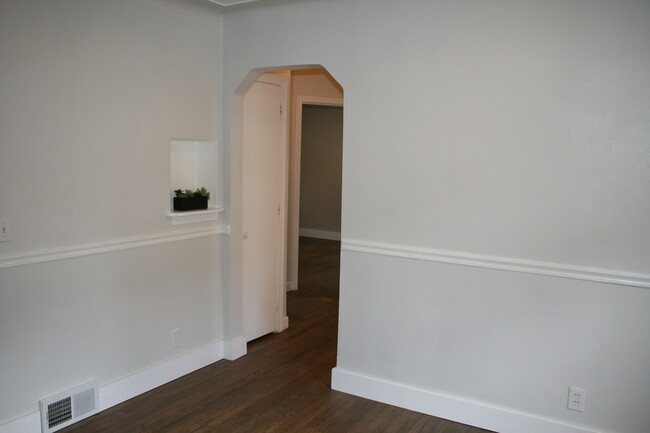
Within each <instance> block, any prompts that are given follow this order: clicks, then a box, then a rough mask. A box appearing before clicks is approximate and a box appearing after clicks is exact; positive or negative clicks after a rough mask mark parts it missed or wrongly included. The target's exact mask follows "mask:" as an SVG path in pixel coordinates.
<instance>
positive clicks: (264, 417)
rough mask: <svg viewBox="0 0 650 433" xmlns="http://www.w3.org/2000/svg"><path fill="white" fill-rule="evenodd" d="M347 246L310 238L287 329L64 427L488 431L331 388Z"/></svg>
mask: <svg viewBox="0 0 650 433" xmlns="http://www.w3.org/2000/svg"><path fill="white" fill-rule="evenodd" d="M339 251H340V243H339V242H335V241H327V240H320V239H312V238H301V239H300V276H299V288H300V289H299V290H298V291H296V292H290V293H289V294H288V299H287V309H288V314H289V318H290V327H289V329H288V330H286V331H285V332H283V333H281V334H270V335H267V336H264V337H262V338H259V339H258V340H255V341H252V342H250V343H249V345H248V354H247V355H246V356H244V357H242V358H240V359H238V360H236V361H226V360H223V361H219V362H216V363H214V364H212V365H209V366H207V367H205V368H203V369H201V370H198V371H196V372H194V373H191V374H188V375H187V376H184V377H181V378H179V379H177V380H175V381H173V382H170V383H168V384H166V385H163V386H161V387H159V388H156V389H154V390H152V391H149V392H147V393H145V394H142V395H140V396H138V397H135V398H133V399H131V400H129V401H126V402H124V403H122V404H120V405H117V406H114V407H112V408H110V409H108V410H105V411H104V412H101V413H99V414H97V415H95V416H93V417H91V418H88V419H86V420H83V421H80V422H79V423H77V424H74V425H72V426H70V427H68V428H66V429H63V430H61V432H64V433H80V432H93V433H109V432H110V433H122V432H124V433H136V432H138V433H141V432H151V433H153V432H165V433H167V432H169V433H181V432H182V433H190V432H191V433H207V432H228V433H231V432H232V433H236V432H237V433H244V432H246V433H248V432H255V433H257V432H274V433H280V432H283V433H316V432H331V433H339V432H346V433H347V432H383V433H402V432H404V433H406V432H413V433H416V432H418V433H423V432H427V433H430V432H432V433H486V432H487V430H482V429H478V428H474V427H470V426H466V425H463V424H458V423H454V422H451V421H447V420H443V419H440V418H435V417H431V416H427V415H422V414H419V413H416V412H411V411H408V410H405V409H400V408H396V407H393V406H389V405H385V404H381V403H377V402H373V401H370V400H366V399H363V398H359V397H355V396H351V395H348V394H344V393H341V392H337V391H333V390H331V389H330V374H331V369H332V368H333V367H334V366H335V364H336V334H337V322H338V278H339V275H338V269H339Z"/></svg>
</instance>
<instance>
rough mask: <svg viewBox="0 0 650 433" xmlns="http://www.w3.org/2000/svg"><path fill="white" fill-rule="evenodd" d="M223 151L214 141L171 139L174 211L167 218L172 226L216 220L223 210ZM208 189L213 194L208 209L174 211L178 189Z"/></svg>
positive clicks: (171, 210) (171, 180) (171, 194)
mask: <svg viewBox="0 0 650 433" xmlns="http://www.w3.org/2000/svg"><path fill="white" fill-rule="evenodd" d="M218 155H219V150H218V146H217V142H216V141H212V140H187V139H173V140H170V168H171V173H170V198H169V202H170V211H169V212H168V213H167V217H168V218H169V219H170V223H171V224H172V225H178V224H191V223H200V222H205V221H216V220H218V219H219V214H220V213H221V212H223V208H222V207H220V206H219V201H218V200H219V197H220V191H219V187H220V181H219V176H218V172H217V167H218ZM201 187H205V188H206V189H207V190H208V192H209V193H210V199H209V201H208V209H205V210H193V211H183V212H180V211H174V210H173V207H174V193H173V191H174V190H176V189H182V190H185V189H191V190H195V189H197V188H201Z"/></svg>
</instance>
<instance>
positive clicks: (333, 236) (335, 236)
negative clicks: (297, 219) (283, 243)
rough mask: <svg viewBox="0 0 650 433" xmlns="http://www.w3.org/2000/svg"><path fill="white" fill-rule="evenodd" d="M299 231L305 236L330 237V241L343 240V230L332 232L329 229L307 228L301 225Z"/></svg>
mask: <svg viewBox="0 0 650 433" xmlns="http://www.w3.org/2000/svg"><path fill="white" fill-rule="evenodd" d="M299 233H300V236H305V237H308V238H318V239H328V240H330V241H340V240H341V232H330V231H327V230H317V229H306V228H303V227H301V228H300V232H299Z"/></svg>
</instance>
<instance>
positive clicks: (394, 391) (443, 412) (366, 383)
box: [332, 368, 597, 433]
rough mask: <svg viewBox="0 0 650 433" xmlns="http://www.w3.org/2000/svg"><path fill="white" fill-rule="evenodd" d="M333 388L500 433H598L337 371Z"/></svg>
mask: <svg viewBox="0 0 650 433" xmlns="http://www.w3.org/2000/svg"><path fill="white" fill-rule="evenodd" d="M332 389H335V390H337V391H342V392H345V393H348V394H352V395H356V396H359V397H363V398H367V399H370V400H375V401H379V402H382V403H386V404H390V405H393V406H398V407H402V408H404V409H409V410H413V411H416V412H420V413H425V414H427V415H432V416H436V417H438V418H444V419H448V420H452V421H456V422H460V423H462V424H468V425H472V426H475V427H479V428H483V429H487V430H492V431H495V432H499V433H521V432H526V433H597V431H595V430H590V429H587V428H584V427H579V426H575V425H570V424H567V423H565V422H563V421H558V420H553V419H547V418H541V417H537V416H535V415H532V414H528V413H523V412H517V411H514V410H511V409H507V408H503V407H496V406H490V405H488V404H484V403H480V402H477V401H471V400H466V399H463V398H460V397H454V396H451V395H445V394H439V393H436V392H432V391H427V390H423V389H419V388H414V387H411V386H408V385H404V384H399V383H394V382H388V381H385V380H382V379H378V378H375V377H369V376H364V375H362V374H358V373H352V372H349V371H345V370H342V369H340V368H334V369H332Z"/></svg>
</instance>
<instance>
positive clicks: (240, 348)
mask: <svg viewBox="0 0 650 433" xmlns="http://www.w3.org/2000/svg"><path fill="white" fill-rule="evenodd" d="M247 344H248V343H247V342H246V337H236V338H234V339H232V340H226V341H224V345H223V357H224V358H225V359H227V360H229V361H234V360H235V359H237V358H241V357H242V356H244V355H246V353H247V351H248V346H247Z"/></svg>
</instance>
